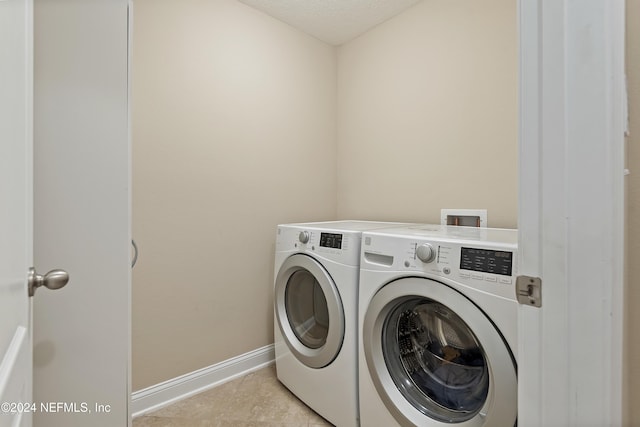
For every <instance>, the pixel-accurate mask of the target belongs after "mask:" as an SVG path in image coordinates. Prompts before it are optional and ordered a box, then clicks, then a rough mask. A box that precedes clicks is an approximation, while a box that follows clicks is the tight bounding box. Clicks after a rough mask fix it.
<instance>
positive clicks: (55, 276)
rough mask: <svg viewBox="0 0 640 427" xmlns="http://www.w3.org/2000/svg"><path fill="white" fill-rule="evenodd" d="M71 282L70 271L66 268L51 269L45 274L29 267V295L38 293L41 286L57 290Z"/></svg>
mask: <svg viewBox="0 0 640 427" xmlns="http://www.w3.org/2000/svg"><path fill="white" fill-rule="evenodd" d="M68 282H69V273H67V272H66V271H64V270H51V271H50V272H48V273H47V274H45V275H44V276H42V275H40V274H38V273H36V270H35V268H33V267H31V268H30V269H29V296H30V297H32V296H33V295H34V294H35V293H36V289H38V288H39V287H40V286H44V287H45V288H48V289H51V290H56V289H60V288H63V287H64V286H65V285H66V284H67V283H68Z"/></svg>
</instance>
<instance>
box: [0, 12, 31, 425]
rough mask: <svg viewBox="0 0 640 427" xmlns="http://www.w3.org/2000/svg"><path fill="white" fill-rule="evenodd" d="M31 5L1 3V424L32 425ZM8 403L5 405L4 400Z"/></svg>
mask: <svg viewBox="0 0 640 427" xmlns="http://www.w3.org/2000/svg"><path fill="white" fill-rule="evenodd" d="M31 17H32V3H31V1H29V0H9V1H4V2H0V360H1V362H0V405H1V407H0V427H5V426H6V427H8V426H12V427H13V426H24V427H29V426H31V419H32V418H31V413H30V412H29V411H30V410H31V409H32V407H31V406H29V407H27V408H25V407H24V406H23V404H24V403H29V402H31V401H32V397H31V378H32V375H31V336H32V335H31V304H30V301H29V297H28V295H27V271H28V269H29V267H30V266H31V265H32V261H33V239H32V235H33V215H32V212H33V211H32V209H33V208H32V206H33V204H32V198H31V195H32V190H33V186H32V160H31V159H32V153H33V138H32V110H33V108H32V106H33V103H32V97H31V94H32V79H31V76H32V73H31V69H32V63H33V50H32V47H31V37H32V34H33V21H32V19H31ZM5 402H6V403H5Z"/></svg>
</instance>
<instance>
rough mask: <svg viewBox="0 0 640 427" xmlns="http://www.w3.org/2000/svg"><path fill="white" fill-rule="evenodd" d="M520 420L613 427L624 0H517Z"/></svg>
mask: <svg viewBox="0 0 640 427" xmlns="http://www.w3.org/2000/svg"><path fill="white" fill-rule="evenodd" d="M519 5H520V7H519V13H520V19H519V23H520V107H521V110H520V156H519V157H520V165H519V166H520V167H519V174H520V179H519V194H520V203H519V209H518V211H519V214H518V216H519V218H518V228H519V231H520V236H519V253H520V257H519V262H520V266H519V271H520V273H521V274H525V275H527V276H537V277H540V278H542V298H541V300H542V306H541V307H540V308H536V307H534V306H526V305H523V306H521V307H520V311H519V316H518V321H519V348H518V399H519V401H518V425H519V426H523V427H529V426H556V425H558V426H620V425H623V422H622V413H623V409H622V400H623V395H622V378H623V377H622V372H623V355H624V348H623V344H622V343H623V340H622V333H623V328H622V319H623V299H622V294H623V277H622V274H623V259H624V235H623V230H624V228H623V227H624V217H623V212H624V197H623V190H624V178H623V173H624V156H623V148H624V147H623V143H624V135H623V133H624V104H623V103H624V21H625V20H624V0H582V1H579V2H576V1H570V0H560V1H559V0H531V1H529V0H520V2H519Z"/></svg>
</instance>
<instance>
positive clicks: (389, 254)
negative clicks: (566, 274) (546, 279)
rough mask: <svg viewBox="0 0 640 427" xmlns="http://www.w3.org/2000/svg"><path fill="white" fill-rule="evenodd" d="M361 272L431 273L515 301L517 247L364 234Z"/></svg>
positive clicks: (444, 239)
mask: <svg viewBox="0 0 640 427" xmlns="http://www.w3.org/2000/svg"><path fill="white" fill-rule="evenodd" d="M361 268H362V269H367V270H387V271H388V270H393V271H400V272H416V273H428V274H430V275H433V276H440V277H443V278H447V279H450V280H453V281H456V282H459V283H462V284H465V285H468V286H471V287H474V288H477V289H480V290H486V291H487V292H491V293H494V294H498V295H501V296H504V297H506V298H509V299H514V298H515V291H514V289H513V287H514V286H515V278H516V275H517V271H516V269H517V244H515V243H507V242H491V241H477V242H476V241H470V240H469V241H467V240H459V241H457V240H455V239H451V238H442V239H439V238H429V239H419V238H416V237H413V236H402V237H399V236H391V235H384V234H367V233H365V234H364V237H363V246H362V259H361Z"/></svg>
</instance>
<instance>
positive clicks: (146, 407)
mask: <svg viewBox="0 0 640 427" xmlns="http://www.w3.org/2000/svg"><path fill="white" fill-rule="evenodd" d="M274 360H275V350H274V346H273V344H269V345H267V346H265V347H262V348H259V349H256V350H253V351H250V352H248V353H245V354H241V355H240V356H236V357H232V358H231V359H228V360H225V361H223V362H220V363H216V364H215V365H211V366H208V367H206V368H202V369H198V370H197V371H194V372H191V373H188V374H185V375H181V376H179V377H176V378H173V379H170V380H167V381H164V382H162V383H160V384H156V385H153V386H151V387H147V388H145V389H143V390H139V391H136V392H133V393H132V394H131V412H132V414H133V418H136V417H139V416H142V415H144V414H147V413H149V412H152V411H155V410H157V409H160V408H162V407H164V406H167V405H171V404H172V403H176V402H178V401H180V400H182V399H186V398H188V397H191V396H193V395H195V394H198V393H201V392H203V391H205V390H209V389H211V388H214V387H217V386H219V385H222V384H224V383H226V382H229V381H231V380H233V379H236V378H238V377H241V376H243V375H246V374H248V373H250V372H253V371H256V370H258V369H262V368H264V367H266V366H268V365H270V364H272V363H273V362H274Z"/></svg>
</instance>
